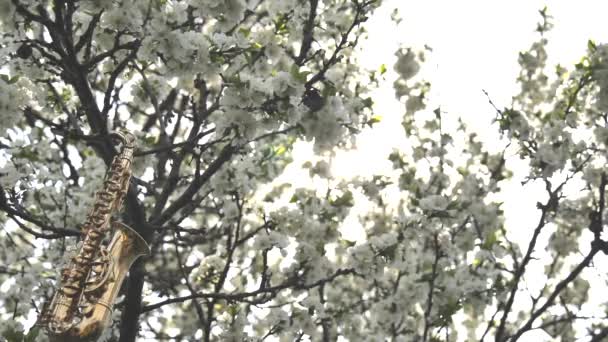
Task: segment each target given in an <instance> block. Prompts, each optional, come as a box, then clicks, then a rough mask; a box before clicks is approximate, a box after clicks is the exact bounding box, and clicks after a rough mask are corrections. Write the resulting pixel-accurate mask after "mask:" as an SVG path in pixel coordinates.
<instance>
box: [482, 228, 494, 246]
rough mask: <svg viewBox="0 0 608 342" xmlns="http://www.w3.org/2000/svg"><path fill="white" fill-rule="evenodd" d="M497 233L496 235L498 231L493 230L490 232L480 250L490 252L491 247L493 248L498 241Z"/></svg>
mask: <svg viewBox="0 0 608 342" xmlns="http://www.w3.org/2000/svg"><path fill="white" fill-rule="evenodd" d="M497 233H498V231H497V230H495V231H493V232H491V233H490V234H488V237H487V238H486V240H485V241H484V242H483V244H482V245H481V248H483V249H485V250H491V249H492V246H494V245H495V244H496V242H497V241H498V236H497Z"/></svg>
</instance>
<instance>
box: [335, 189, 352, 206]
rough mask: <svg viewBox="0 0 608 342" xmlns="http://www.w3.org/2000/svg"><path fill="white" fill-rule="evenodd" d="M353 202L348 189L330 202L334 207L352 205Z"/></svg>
mask: <svg viewBox="0 0 608 342" xmlns="http://www.w3.org/2000/svg"><path fill="white" fill-rule="evenodd" d="M354 204H355V203H354V199H353V193H352V192H350V191H346V192H345V193H344V194H343V195H342V196H340V197H338V198H336V199H335V200H334V201H333V202H331V205H333V206H334V207H352V206H353V205H354Z"/></svg>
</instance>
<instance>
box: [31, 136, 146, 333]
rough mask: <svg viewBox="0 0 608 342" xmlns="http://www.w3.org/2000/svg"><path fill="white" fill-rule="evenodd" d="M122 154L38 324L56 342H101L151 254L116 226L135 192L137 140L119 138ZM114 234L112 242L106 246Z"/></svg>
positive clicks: (128, 231)
mask: <svg viewBox="0 0 608 342" xmlns="http://www.w3.org/2000/svg"><path fill="white" fill-rule="evenodd" d="M113 136H114V137H116V138H117V139H118V140H119V141H120V142H121V143H122V148H121V151H120V153H119V154H118V155H116V156H115V157H114V159H113V160H112V164H111V165H110V168H109V170H108V172H107V173H106V176H105V179H104V182H103V187H102V189H101V190H100V191H98V192H97V193H96V194H95V202H94V204H93V209H92V210H91V211H90V212H89V214H88V215H87V218H86V220H85V222H84V224H83V234H84V238H83V242H82V245H81V247H80V249H79V250H78V252H77V253H76V254H75V255H74V256H73V257H71V258H70V260H69V263H68V265H67V266H66V267H65V268H64V269H63V270H62V271H61V281H60V284H59V287H58V288H57V290H56V291H55V293H54V295H53V298H52V299H51V302H50V304H49V305H46V306H45V308H44V309H43V310H42V313H41V315H40V318H39V321H38V324H39V325H41V326H42V327H43V328H44V329H45V330H46V331H47V333H48V335H49V337H50V338H51V341H66V342H70V341H95V340H97V338H99V336H100V335H101V333H102V332H103V330H104V329H105V328H106V327H107V326H108V325H109V324H110V321H111V317H112V306H113V305H114V301H115V300H116V296H117V295H118V291H119V290H120V286H121V284H122V282H123V280H124V278H125V276H126V274H127V271H128V270H129V268H130V267H131V265H132V264H133V262H134V261H135V260H136V259H137V258H138V257H140V256H142V255H148V254H150V248H149V247H148V244H147V243H146V241H145V240H144V239H143V238H142V237H141V236H140V235H139V234H137V233H136V232H135V231H134V230H133V229H131V228H130V227H128V226H127V225H125V224H123V223H120V222H116V221H113V220H112V214H113V213H115V212H117V211H119V210H120V209H121V207H122V203H123V201H124V198H125V196H126V194H127V191H128V189H129V179H130V178H131V163H132V161H133V150H134V149H135V137H134V136H133V134H131V133H129V132H126V131H121V132H118V133H114V134H113ZM110 230H114V234H113V237H112V240H111V241H110V243H109V244H108V245H107V247H104V246H103V245H102V244H103V240H104V238H105V237H106V236H109V234H108V233H109V232H110Z"/></svg>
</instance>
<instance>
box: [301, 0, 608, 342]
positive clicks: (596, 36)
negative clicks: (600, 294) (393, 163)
mask: <svg viewBox="0 0 608 342" xmlns="http://www.w3.org/2000/svg"><path fill="white" fill-rule="evenodd" d="M545 5H546V6H547V7H548V12H549V14H550V15H551V16H553V18H554V19H553V23H554V25H555V26H554V28H553V30H551V32H550V33H549V34H548V35H547V36H546V37H547V38H548V39H549V46H548V54H549V60H548V64H549V65H553V64H557V63H560V64H562V65H564V66H568V67H571V66H572V65H573V64H575V63H576V62H578V61H579V59H580V58H581V57H582V56H583V54H584V53H585V50H586V47H587V41H588V40H589V39H593V40H594V41H596V42H597V43H608V29H607V26H606V13H608V2H605V1H589V0H583V1H548V2H547V1H538V0H525V1H524V0H517V1H487V0H472V1H439V0H430V1H429V0H427V1H404V0H389V1H386V2H385V5H384V6H383V7H382V8H381V9H380V10H379V11H378V12H376V14H375V15H374V16H372V18H371V19H370V20H369V21H368V23H367V27H368V29H369V40H368V41H366V42H364V43H363V44H362V45H361V49H362V52H361V59H362V62H363V65H364V67H365V68H368V69H370V70H378V68H379V67H380V65H381V64H386V65H387V66H388V67H389V71H390V72H389V73H387V82H384V86H383V87H382V88H381V89H378V90H377V91H376V92H375V93H374V96H373V99H374V102H375V114H379V115H381V116H382V117H383V119H382V122H381V123H379V124H377V125H376V126H375V128H374V129H373V130H371V131H369V132H364V133H363V134H361V135H360V137H359V138H358V149H357V150H356V151H353V152H348V153H340V154H339V155H338V156H337V157H336V158H334V160H333V163H332V169H333V173H334V175H336V176H344V177H346V178H349V177H352V176H355V175H372V174H379V173H382V172H383V171H382V170H386V168H387V167H389V166H390V164H389V163H388V161H387V160H386V157H387V156H388V154H389V153H390V152H391V150H392V148H393V147H395V146H399V145H401V144H404V143H407V142H406V140H405V137H404V136H403V131H402V128H401V120H402V114H403V112H404V106H403V105H402V104H400V103H399V102H398V101H397V100H396V99H395V97H394V91H393V88H392V82H393V80H394V77H395V75H394V73H393V72H392V66H393V65H394V63H395V61H396V57H395V56H394V53H395V51H396V50H397V49H398V48H399V46H405V47H412V48H413V49H414V50H422V49H423V47H424V45H425V44H426V45H428V46H430V47H431V48H432V49H433V52H432V53H431V54H430V57H431V58H430V60H429V61H428V64H427V67H426V73H425V74H424V75H423V77H424V78H425V79H427V80H429V81H431V83H432V88H433V92H434V95H433V97H434V98H435V101H436V103H435V104H434V106H435V107H436V106H437V105H438V104H440V105H441V109H442V113H444V115H448V116H460V117H462V118H463V119H464V120H465V122H467V124H468V125H469V128H472V129H474V130H475V131H476V132H477V133H478V134H479V135H480V137H481V139H482V141H484V142H486V143H487V144H489V146H493V147H494V148H496V147H497V144H498V139H497V137H498V133H497V131H496V129H495V128H492V129H490V125H491V122H492V120H493V119H494V117H495V111H494V109H493V108H492V107H491V106H490V104H489V103H488V100H487V98H486V96H485V95H484V93H483V92H482V89H484V90H486V91H488V93H489V94H490V96H491V98H492V100H493V102H494V103H495V104H496V105H497V106H498V107H499V108H501V107H503V106H508V105H509V104H510V102H511V97H512V96H513V95H515V94H516V93H517V91H518V85H517V84H516V83H515V79H516V77H517V75H518V72H519V70H520V69H519V65H518V63H517V57H518V52H519V51H522V50H526V49H528V48H529V46H530V44H531V43H533V42H534V41H536V40H537V38H538V35H537V33H536V32H535V28H536V24H537V23H538V22H539V20H540V19H541V17H540V15H539V13H538V10H540V9H542V8H543V7H544V6H545ZM396 7H397V8H398V9H399V13H400V15H401V17H402V18H403V21H402V22H401V23H400V25H399V26H398V27H395V24H394V23H393V22H392V21H391V20H390V19H389V18H390V14H391V12H392V11H393V9H394V8H396ZM427 56H428V55H427ZM435 107H432V108H431V109H434V108H435ZM310 153H311V152H310V147H309V146H308V147H307V146H305V144H302V145H299V146H296V149H295V151H294V154H295V155H296V156H301V157H302V158H303V159H308V158H310ZM296 159H298V158H296ZM515 159H517V158H515ZM299 165H301V163H298V162H296V163H294V166H295V167H297V166H299ZM510 167H515V168H516V170H515V171H517V168H518V165H514V164H510ZM525 172H526V170H525V168H524V165H520V166H519V172H516V174H515V177H514V179H513V181H512V183H511V185H508V186H505V187H503V190H504V201H505V204H504V205H503V209H504V210H505V213H506V216H507V222H506V224H507V228H510V229H511V232H512V233H513V234H514V238H515V240H518V242H520V243H522V244H525V245H527V241H529V237H530V234H531V231H532V228H533V226H534V224H535V222H536V220H537V218H538V212H537V210H536V208H535V206H536V202H537V201H541V200H544V196H543V195H542V194H540V193H539V190H542V187H539V186H536V185H530V186H528V187H527V188H526V189H525V196H524V195H523V194H524V189H523V188H522V187H521V185H520V183H519V182H520V181H521V179H522V178H521V177H522V176H523V174H525ZM518 177H519V178H518ZM292 179H293V178H292ZM352 223H353V224H352V225H349V224H348V223H347V225H348V226H349V227H348V228H347V229H349V232H350V233H351V234H353V235H359V234H361V236H360V238H362V237H363V236H362V235H363V232H362V231H358V232H357V227H356V224H354V221H352ZM544 237H545V238H546V237H548V234H545V236H544ZM522 250H524V251H525V249H523V248H522ZM535 255H542V253H540V252H539V254H535ZM532 271H534V269H532ZM538 271H540V272H542V268H540V269H538ZM594 277H595V275H593V274H592V275H591V276H590V278H594ZM596 278H597V285H599V286H600V289H601V288H603V286H605V283H603V280H602V281H600V278H599V277H596ZM588 280H593V279H588ZM531 282H535V281H534V280H532V281H531ZM590 295H591V298H593V296H594V294H593V292H592V293H591V294H590ZM591 302H593V300H592V301H591ZM461 335H462V334H461ZM461 337H462V336H461ZM520 341H522V342H528V341H530V342H542V341H552V340H551V338H550V337H549V336H548V335H547V334H545V333H544V332H542V331H533V332H530V333H527V334H525V335H524V336H523V337H522V339H520Z"/></svg>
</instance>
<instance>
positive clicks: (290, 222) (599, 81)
mask: <svg viewBox="0 0 608 342" xmlns="http://www.w3.org/2000/svg"><path fill="white" fill-rule="evenodd" d="M379 5H380V3H379V1H373V0H370V1H361V0H352V1H336V0H323V1H318V0H310V1H295V0H290V1H278V0H259V1H257V0H252V1H245V0H229V1H212V0H207V1H201V0H192V1H162V0H148V1H144V0H136V1H116V0H98V1H93V0H91V1H78V2H75V1H60V0H55V1H49V2H47V1H19V0H12V1H9V0H3V1H0V8H1V10H0V16H1V17H0V25H1V27H2V30H1V32H2V37H1V38H0V39H1V41H0V45H1V46H2V49H1V50H0V60H1V65H2V67H1V69H0V73H1V75H0V76H1V79H0V87H1V89H0V90H1V91H0V118H1V119H2V120H1V121H0V130H1V134H2V137H1V138H0V144H1V145H0V147H1V148H2V150H0V151H1V159H2V162H3V166H2V168H1V169H0V220H1V222H2V223H3V229H2V231H0V237H1V238H0V243H2V247H4V248H1V249H0V260H2V261H3V263H2V264H3V266H0V294H1V295H0V302H1V303H2V305H1V306H0V322H1V323H2V324H0V333H2V334H3V336H4V337H5V338H6V339H8V340H11V341H21V340H22V339H25V340H28V341H33V340H37V339H39V340H44V339H45V336H44V335H43V333H41V332H39V331H38V329H37V328H35V327H34V328H32V327H31V325H32V324H31V323H27V322H31V321H33V320H34V319H35V317H36V315H37V312H39V310H40V309H41V307H42V304H43V303H44V302H45V301H48V299H49V297H50V295H51V293H52V289H53V287H54V286H55V285H56V283H55V280H56V279H57V275H58V270H59V269H60V268H61V265H62V264H63V263H64V262H65V258H66V257H67V256H69V255H70V254H71V253H73V249H74V248H73V245H75V244H76V242H77V241H78V239H79V237H80V236H81V232H80V226H79V224H81V223H82V222H84V217H85V215H86V213H87V212H88V211H89V210H90V207H91V204H92V201H93V194H94V192H95V191H96V190H98V189H99V188H100V185H101V181H102V178H103V176H104V174H105V170H106V165H108V164H109V162H110V160H111V158H112V156H113V155H114V154H115V151H114V147H113V146H112V144H111V140H110V138H109V133H110V132H111V131H113V130H116V129H119V128H126V129H128V130H130V131H132V132H134V133H135V134H136V135H137V137H138V139H137V142H138V149H137V150H136V152H135V159H134V165H133V174H134V177H133V179H132V181H131V184H130V190H129V193H128V194H127V199H126V209H125V210H124V212H123V213H121V215H120V216H121V219H122V220H123V221H125V222H126V223H128V224H129V225H130V226H131V227H133V228H134V229H135V230H136V231H137V232H139V233H140V234H141V235H142V236H143V237H144V238H145V239H146V241H147V242H148V243H149V244H150V246H151V249H152V254H151V255H150V256H148V257H144V258H141V259H139V260H138V261H137V262H136V263H135V264H134V266H133V267H132V268H131V270H130V273H129V277H128V280H127V281H126V282H125V284H124V286H123V289H122V291H121V296H120V298H119V300H118V302H117V303H116V304H115V311H114V313H115V315H114V317H113V325H112V327H111V328H110V329H107V330H106V331H105V333H104V335H103V336H102V340H105V341H135V340H136V339H138V340H153V341H157V340H171V341H189V340H202V341H243V340H256V341H257V340H266V339H268V340H279V341H305V340H310V341H337V340H349V341H378V340H395V341H456V340H457V335H459V336H460V339H462V338H466V339H467V340H484V339H485V340H490V339H493V340H495V341H497V342H498V341H501V342H502V341H516V340H518V339H519V338H520V337H521V336H522V335H524V334H526V333H527V332H529V331H531V330H534V329H544V330H545V331H546V332H547V333H549V334H550V335H552V336H554V337H557V336H561V341H574V340H575V338H578V337H581V336H590V337H591V339H592V340H594V341H600V340H602V339H603V338H605V337H606V336H608V328H606V327H605V325H603V324H602V320H603V319H604V320H605V317H603V316H601V315H602V312H601V311H602V310H599V312H598V310H591V309H593V308H594V307H595V308H598V307H600V306H602V305H603V306H604V307H605V304H604V303H589V300H588V298H589V297H588V291H589V290H590V288H591V286H590V285H589V282H588V280H587V278H586V276H585V272H586V271H589V270H592V269H593V267H594V265H595V263H597V262H598V261H599V260H601V259H600V258H601V254H606V253H608V245H607V244H608V242H606V241H605V240H604V238H603V235H602V230H603V221H604V217H605V215H604V205H605V203H604V202H605V200H604V194H605V190H606V189H605V188H606V184H607V182H608V181H607V178H606V175H605V173H604V172H605V171H604V168H603V166H604V165H605V163H606V160H605V153H606V144H608V140H607V139H608V117H607V114H606V112H605V111H606V110H607V109H606V106H607V103H608V102H607V101H608V98H607V96H608V95H607V94H608V93H606V91H607V90H606V87H607V86H608V81H607V80H608V78H607V75H608V73H607V72H606V70H608V47H607V46H603V45H595V44H593V43H590V44H589V52H588V55H587V56H585V57H584V58H583V59H582V61H581V63H579V64H577V65H576V66H575V67H574V68H573V69H567V68H564V67H558V68H557V70H556V71H557V74H556V75H555V76H553V74H551V75H547V72H548V69H549V67H548V66H547V65H546V53H545V45H546V44H547V41H546V39H545V38H543V34H544V32H546V31H547V30H548V29H549V28H550V27H549V26H550V25H549V22H548V17H547V15H546V12H544V11H543V12H541V13H542V15H543V22H542V23H541V24H540V25H539V28H538V31H539V33H540V34H541V40H539V41H538V42H537V43H535V44H534V45H533V46H532V48H531V49H530V50H529V51H527V52H524V53H522V54H520V63H521V66H522V72H521V74H520V77H519V79H518V81H519V82H520V84H521V93H520V94H518V95H517V96H515V97H514V99H513V103H512V104H511V105H510V106H509V107H507V108H504V109H499V108H496V113H492V114H493V115H494V114H495V115H496V126H497V127H496V128H497V130H499V132H500V133H501V134H502V136H503V140H504V141H505V146H506V147H505V149H504V150H503V151H498V152H492V151H487V150H486V149H485V148H484V146H483V145H482V143H481V142H480V141H479V140H478V139H477V138H476V136H475V134H473V133H470V132H469V131H468V130H467V129H466V127H465V126H464V124H460V125H459V126H457V127H458V128H457V129H455V130H454V131H447V130H446V128H445V124H444V122H445V117H444V115H443V113H442V112H441V110H440V109H435V110H431V111H427V110H426V107H427V105H428V104H429V103H431V102H430V101H431V99H429V95H428V94H429V88H430V86H431V85H430V84H429V83H428V82H426V81H424V80H421V79H418V78H417V76H416V74H417V73H418V71H419V69H420V65H421V63H422V57H423V53H419V52H415V51H413V50H408V49H403V50H401V51H399V52H398V53H397V57H398V61H397V64H396V65H395V71H396V72H397V73H398V74H399V79H398V80H397V81H396V82H395V90H396V94H397V97H398V98H399V99H402V100H403V101H404V102H405V109H406V112H405V114H404V117H403V128H404V134H406V135H407V137H408V140H409V141H410V145H409V146H408V147H407V148H401V149H395V151H394V152H393V153H391V154H390V155H389V156H387V158H388V159H389V160H390V161H391V162H392V164H393V170H392V171H391V172H387V173H386V174H382V175H376V176H373V177H371V178H364V177H360V178H357V179H351V180H341V179H337V178H334V177H332V176H331V173H330V172H329V165H328V163H327V162H326V161H325V160H324V159H323V158H320V159H319V161H317V162H311V163H306V164H305V165H304V167H307V168H308V169H309V171H310V176H311V178H312V179H313V180H323V182H322V183H323V184H324V185H323V186H322V187H316V188H295V187H294V186H292V184H290V183H284V184H283V183H280V184H277V182H274V180H275V179H276V178H277V176H278V175H279V174H280V173H281V172H282V171H283V169H284V168H285V167H286V166H287V165H288V164H290V163H291V162H292V160H293V159H292V155H291V148H292V146H293V144H294V142H296V141H297V140H301V139H305V140H309V141H311V142H312V144H313V145H314V149H315V151H316V152H318V153H320V154H321V155H327V154H331V152H332V150H334V149H335V148H336V147H345V148H348V147H350V146H352V142H353V139H354V137H355V136H356V133H357V132H359V131H360V130H362V129H364V128H366V127H368V126H373V124H374V123H376V122H377V120H378V118H377V117H376V116H373V115H372V111H371V109H372V105H373V101H372V99H371V98H369V97H368V95H367V94H368V91H369V89H370V87H371V86H373V85H375V84H377V82H378V80H379V77H380V75H381V74H383V73H384V72H385V70H386V69H385V68H384V67H383V68H381V69H380V70H379V71H373V72H368V71H365V70H363V69H362V68H360V67H359V66H358V65H359V64H358V62H357V59H356V56H355V55H354V54H353V48H354V47H355V46H356V44H357V42H358V41H359V39H360V37H362V36H364V34H365V31H364V28H363V23H364V22H365V20H366V19H367V17H368V16H369V15H370V14H371V13H372V12H373V10H374V9H375V8H377V6H379ZM513 151H515V152H516V153H517V155H518V157H520V158H522V159H523V160H524V161H525V162H527V163H528V165H529V174H528V175H527V177H526V179H525V182H526V183H530V184H531V183H540V184H542V185H543V186H544V188H545V189H546V197H545V198H544V200H542V201H540V202H539V203H538V206H537V208H538V213H539V217H538V220H537V223H534V224H532V223H531V227H530V229H529V230H530V238H529V244H528V245H525V246H520V245H518V244H517V243H515V242H513V241H512V239H510V230H509V227H506V226H505V220H504V215H503V212H502V210H501V204H500V203H499V202H497V201H496V200H495V198H496V196H495V195H496V194H498V193H500V187H501V186H504V182H506V181H508V179H509V178H510V177H511V171H510V170H509V169H508V167H507V166H508V163H507V159H508V156H509V155H512V152H513ZM391 189H393V190H394V189H397V190H398V191H399V194H400V195H399V199H398V200H397V201H396V202H390V203H389V202H388V197H389V196H388V195H387V192H388V191H389V190H391ZM573 189H574V190H576V191H573ZM355 202H358V203H365V205H364V206H365V208H366V211H365V212H364V213H360V221H361V224H362V225H363V227H364V230H365V234H366V239H365V241H363V242H354V241H353V240H352V239H349V237H348V236H345V235H344V234H342V233H341V230H340V229H339V227H340V226H341V225H342V224H343V222H344V221H345V218H346V217H347V216H348V215H349V214H351V209H352V208H353V205H354V204H355ZM542 249H547V251H548V253H549V255H550V258H544V259H539V258H537V257H536V254H537V253H538V252H539V250H542ZM539 266H540V268H539ZM531 269H534V270H536V269H540V270H541V271H540V274H531V272H535V271H531ZM532 276H534V277H540V279H542V281H543V282H544V283H545V285H544V286H541V287H539V288H538V289H530V288H528V285H527V284H528V282H529V281H530V279H532V278H530V277H532ZM535 279H536V278H535ZM591 304H595V305H591ZM590 307H591V308H590ZM604 314H605V313H604ZM458 317H460V318H459V319H460V321H461V322H456V318H458ZM577 334H578V335H577Z"/></svg>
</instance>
